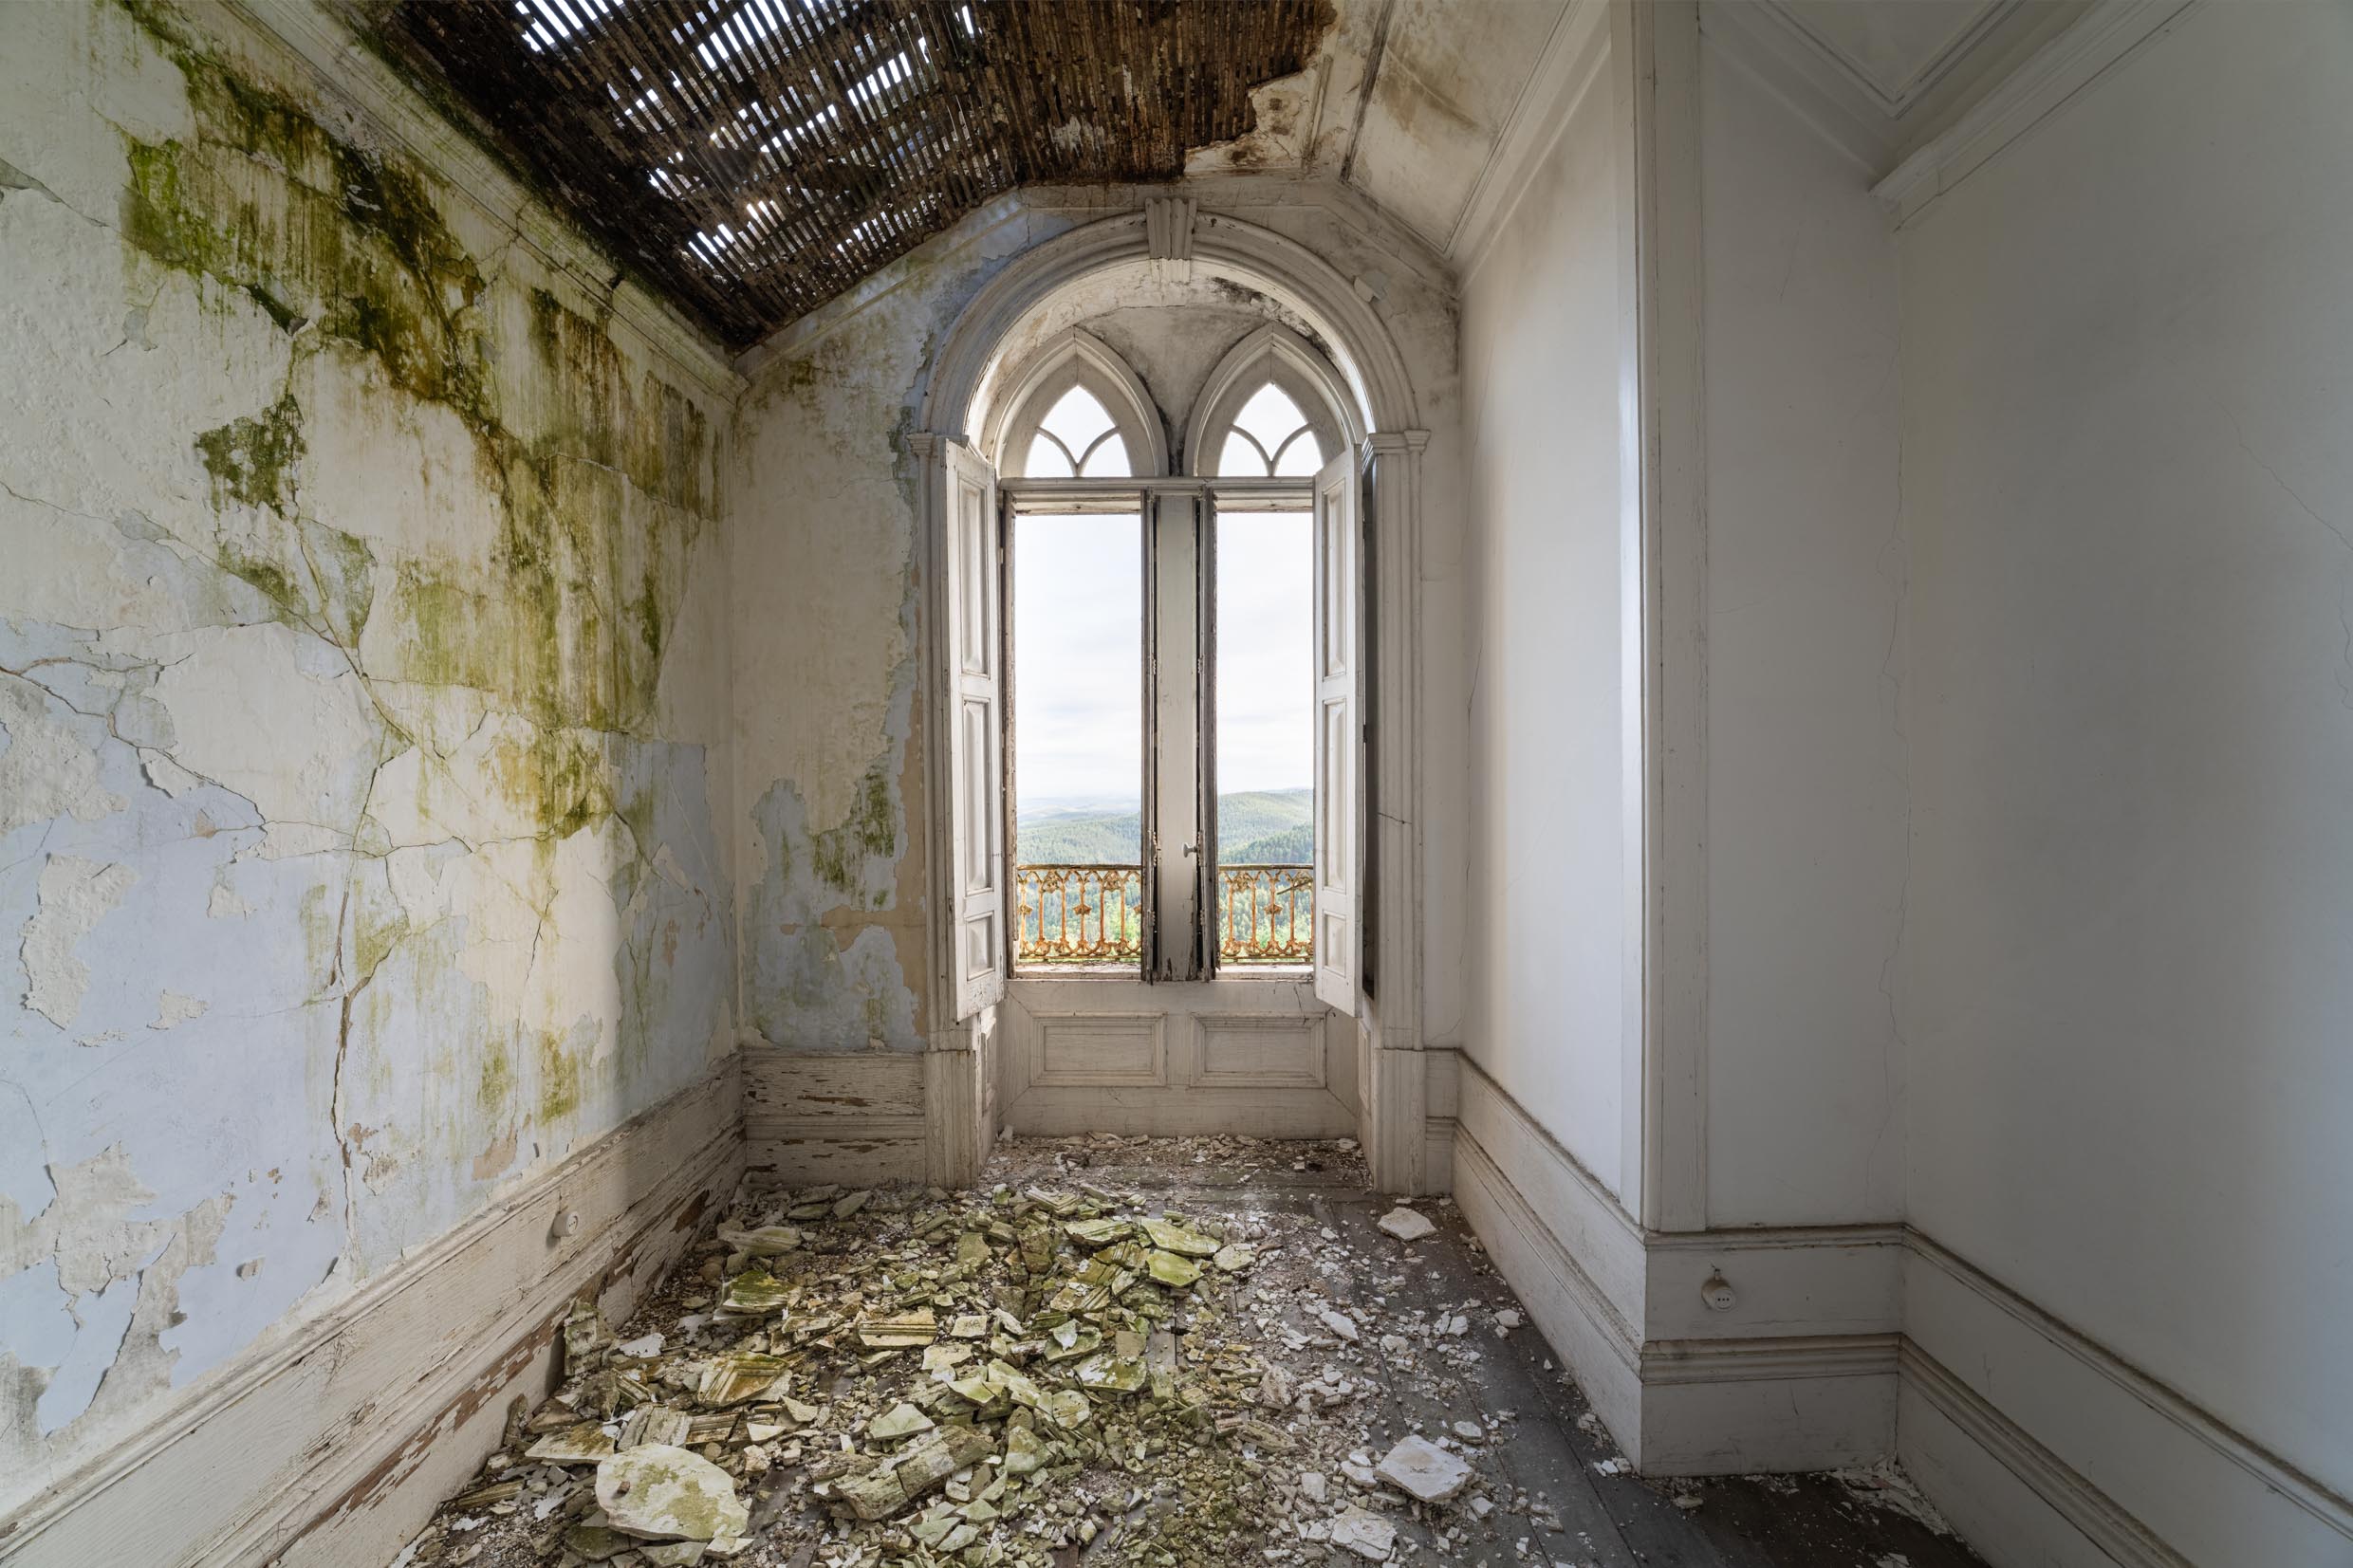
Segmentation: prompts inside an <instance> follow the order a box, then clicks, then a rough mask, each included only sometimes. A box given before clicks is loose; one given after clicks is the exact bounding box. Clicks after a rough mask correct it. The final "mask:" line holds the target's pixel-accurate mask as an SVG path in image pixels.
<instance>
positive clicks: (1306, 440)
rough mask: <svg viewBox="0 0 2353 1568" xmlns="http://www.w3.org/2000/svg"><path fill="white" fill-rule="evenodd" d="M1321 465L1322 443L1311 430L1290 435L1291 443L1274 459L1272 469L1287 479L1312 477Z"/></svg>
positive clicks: (1322, 461)
mask: <svg viewBox="0 0 2353 1568" xmlns="http://www.w3.org/2000/svg"><path fill="white" fill-rule="evenodd" d="M1323 467H1324V443H1323V442H1321V441H1319V440H1317V439H1316V438H1315V432H1313V431H1311V430H1303V431H1301V432H1300V433H1299V434H1296V435H1294V436H1292V437H1291V444H1290V445H1289V446H1288V447H1285V448H1284V449H1283V452H1282V454H1281V455H1280V456H1278V457H1277V458H1275V460H1274V471H1275V472H1276V473H1278V474H1281V475H1282V476H1284V477H1285V478H1287V479H1313V478H1314V477H1315V476H1316V474H1317V473H1318V472H1319V471H1321V470H1322V469H1323Z"/></svg>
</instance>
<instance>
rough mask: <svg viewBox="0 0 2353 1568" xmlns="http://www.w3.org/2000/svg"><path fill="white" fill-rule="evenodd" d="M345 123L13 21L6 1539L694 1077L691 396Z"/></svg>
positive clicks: (258, 78) (724, 1027)
mask: <svg viewBox="0 0 2353 1568" xmlns="http://www.w3.org/2000/svg"><path fill="white" fill-rule="evenodd" d="M355 59H356V62H357V65H358V66H361V67H364V66H365V65H367V62H365V60H364V58H363V57H355ZM340 102H341V101H340V100H339V99H338V100H330V99H328V98H325V97H323V96H322V94H321V91H320V89H319V88H318V87H317V85H316V84H315V83H312V82H311V81H310V80H309V79H308V78H307V76H306V74H305V73H304V72H303V71H302V70H300V69H298V68H297V67H296V66H295V65H293V64H292V57H291V56H290V55H289V54H288V53H287V52H286V51H285V50H284V49H283V48H282V47H281V46H277V45H276V44H275V43H274V41H270V40H268V39H265V38H263V37H261V36H259V35H257V34H254V33H251V32H250V31H248V30H247V28H246V27H245V25H244V24H241V23H236V22H233V21H232V19H231V18H230V15H229V13H227V12H225V11H221V10H216V9H202V10H198V11H195V12H193V13H192V12H183V11H180V10H176V9H169V8H165V7H162V6H159V5H150V4H146V3H139V4H103V3H95V0H93V3H82V0H75V3H70V4H65V3H61V4H49V5H18V6H9V7H5V8H0V278H5V279H6V280H7V283H6V286H5V290H0V363H5V364H6V365H7V366H8V374H7V375H6V376H5V377H0V563H5V564H0V1021H4V1023H0V1512H5V1511H6V1510H7V1508H8V1507H9V1505H10V1504H11V1503H14V1502H16V1501H19V1500H21V1499H22V1498H24V1497H26V1496H28V1495H29V1494H30V1493H32V1492H33V1491H35V1490H37V1489H39V1488H40V1487H41V1486H43V1485H46V1483H47V1482H49V1481H50V1480H52V1479H54V1478H55V1477H57V1476H58V1475H59V1474H61V1473H62V1472H63V1471H64V1470H65V1469H66V1468H68V1467H71V1466H72V1465H74V1464H75V1463H77V1462H78V1461H80V1460H81V1459H83V1458H84V1457H86V1456H88V1455H90V1454H92V1453H93V1452H95V1451H97V1450H99V1449H100V1448H102V1447H104V1446H106V1445H107V1444H109V1443H111V1442H113V1441H115V1440H117V1439H119V1438H120V1437H121V1436H122V1435H123V1434H124V1433H125V1432H126V1431H128V1430H133V1429H135V1428H137V1427H139V1426H141V1425H143V1424H145V1423H146V1422H148V1421H151V1420H152V1419H154V1416H155V1413H156V1411H157V1409H158V1408H159V1407H160V1405H161V1404H162V1402H163V1401H165V1399H166V1398H167V1396H168V1395H170V1393H172V1391H174V1390H176V1389H182V1388H185V1387H187V1386H188V1385H190V1384H191V1383H193V1382H195V1381H196V1380H197V1379H199V1378H202V1377H203V1376H204V1375H205V1374H207V1373H208V1372H212V1371H213V1370H214V1369H216V1368H220V1367H223V1366H224V1365H225V1364H226V1363H228V1362H230V1361H231V1359H232V1357H235V1356H238V1355H239V1353H241V1352H244V1351H247V1350H249V1349H250V1348H253V1347H255V1346H256V1344H257V1342H259V1341H262V1340H263V1339H264V1338H265V1337H266V1336H269V1334H270V1333H271V1331H272V1330H273V1328H282V1327H283V1326H284V1325H287V1324H288V1323H290V1322H292V1321H295V1320H298V1319H304V1318H306V1317H308V1316H310V1315H313V1314H315V1313H317V1312H318V1311H320V1310H322V1309H323V1308H324V1306H326V1305H328V1304H329V1303H331V1302H333V1301H337V1300H339V1299H341V1298H343V1297H344V1296H346V1295H348V1294H349V1293H351V1292H352V1291H353V1290H354V1289H356V1288H357V1287H359V1286H361V1284H362V1283H364V1282H367V1281H369V1280H370V1279H371V1278H374V1277H377V1276H380V1275H381V1274H382V1273H383V1271H385V1270H386V1269H387V1268H389V1267H391V1266H392V1265H393V1264H397V1263H398V1261H399V1260H400V1259H401V1257H402V1256H403V1255H404V1253H406V1252H408V1251H409V1250H411V1249H413V1248H415V1247H417V1245H420V1244H422V1243H425V1242H428V1241H430V1240H432V1239H434V1238H435V1237H437V1236H440V1235H442V1234H444V1233H445V1232H447V1231H448V1230H450V1229H451V1227H454V1226H455V1225H456V1224H458V1223H459V1222H461V1221H462V1220H464V1219H466V1218H467V1217H469V1216H471V1215H473V1214H476V1213H478V1212H480V1211H481V1210H483V1209H484V1208H486V1207H487V1206H488V1205H489V1204H491V1202H492V1201H493V1200H494V1198H495V1197H496V1195H497V1194H498V1193H499V1192H500V1191H501V1190H502V1189H503V1188H506V1187H510V1186H512V1185H514V1184H515V1183H517V1182H518V1181H519V1180H521V1179H522V1178H524V1177H525V1176H527V1175H528V1174H529V1173H531V1172H533V1171H537V1170H542V1169H545V1168H546V1167H547V1166H548V1165H549V1164H551V1163H552V1162H554V1161H556V1160H558V1159H559V1158H561V1157H562V1156H564V1155H565V1154H566V1153H570V1152H572V1151H574V1150H576V1149H578V1148H580V1147H582V1146H584V1144H585V1143H587V1142H589V1141H591V1140H594V1139H595V1138H597V1137H598V1136H599V1135H600V1134H603V1133H604V1132H606V1131H608V1130H609V1129H612V1128H613V1127H615V1126H617V1125H618V1124H619V1123H621V1121H623V1120H625V1119H626V1118H628V1117H629V1116H633V1115H634V1114H636V1113H638V1112H639V1111H641V1110H644V1109H645V1108H647V1107H649V1106H651V1105H653V1104H655V1103H656V1102H658V1101H659V1100H661V1099H663V1098H665V1097H667V1096H669V1095H670V1094H672V1093H673V1092H675V1091H676V1090H679V1089H681V1088H683V1087H685V1086H687V1085H689V1084H691V1083H694V1082H695V1081H697V1080H699V1079H702V1078H703V1076H704V1075H705V1073H706V1071H707V1069H708V1067H709V1064H710V1062H711V1061H712V1060H713V1058H714V1057H715V1056H717V1055H720V1054H723V1053H725V1052H726V1051H728V1050H730V1049H731V1048H732V1041H733V1033H734V1029H733V1020H732V1013H731V1008H730V998H731V993H732V984H733V976H732V967H733V963H734V939H733V909H732V895H731V892H730V887H729V868H728V866H727V865H726V864H725V862H724V857H723V854H722V850H721V842H722V839H723V836H724V834H725V832H726V817H725V813H724V811H723V810H722V808H721V805H720V802H722V801H723V800H724V798H725V796H726V792H727V790H728V788H729V785H730V774H729V759H728V755H727V748H726V745H725V741H726V734H727V725H728V722H729V709H728V701H727V692H726V680H727V668H726V658H725V640H724V639H725V633H726V624H725V616H724V614H723V607H724V600H723V599H722V595H723V593H724V591H725V590H724V586H723V585H724V583H725V582H726V581H727V578H726V567H725V563H724V561H723V558H722V554H721V546H722V539H721V530H720V527H719V509H720V500H719V497H720V490H719V483H720V473H719V462H718V458H717V455H716V453H717V449H718V444H719V442H720V441H721V440H722V439H723V437H724V434H725V432H726V430H727V428H728V418H729V411H728V408H727V406H726V399H725V398H724V397H718V396H714V395H713V392H711V391H710V390H708V389H709V388H710V387H711V386H713V385H723V384H724V382H725V377H724V375H723V373H714V371H713V370H710V369H706V370H704V371H703V372H701V373H700V375H699V377H698V376H697V375H693V374H682V373H681V371H680V368H679V361H676V360H673V359H671V358H670V357H669V356H668V355H667V354H666V353H657V352H655V351H654V350H653V349H652V348H651V347H650V346H649V344H648V342H647V341H646V340H645V339H644V338H642V337H641V336H639V335H636V334H629V333H622V332H620V331H618V330H616V329H615V327H614V325H613V323H612V320H611V318H610V315H609V312H608V310H607V308H606V302H603V301H601V300H599V299H597V298H595V297H592V296H590V295H588V294H586V293H584V291H583V290H582V289H581V288H580V287H579V286H577V285H576V284H574V283H573V282H571V281H570V280H569V279H568V277H567V276H566V275H565V274H564V273H563V272H562V271H560V270H559V269H558V268H557V267H555V266H554V265H553V264H551V263H549V262H547V260H546V259H545V258H544V257H543V256H542V255H541V254H540V253H539V251H537V250H536V249H532V248H531V247H530V246H528V245H527V244H525V243H523V242H522V241H521V240H520V238H519V228H518V223H517V214H516V213H513V212H507V213H490V212H485V211H484V210H483V208H482V206H481V205H480V204H479V203H478V202H477V201H475V200H474V199H473V198H472V197H470V196H466V195H462V194H458V193H456V192H455V191H454V190H453V189H451V188H449V187H447V186H446V185H445V184H443V183H442V182H441V180H440V179H439V177H438V176H436V175H433V174H431V173H428V172H427V171H426V170H424V169H422V168H420V167H418V166H417V165H416V164H414V163H413V162H412V161H410V159H409V158H408V157H405V156H403V155H401V154H399V153H398V152H395V151H391V150H388V149H387V148H386V147H384V146H383V145H381V144H380V142H379V141H378V140H376V139H374V136H375V133H373V132H371V131H370V130H369V129H368V128H367V127H366V126H365V125H364V124H363V123H361V122H359V121H358V120H356V118H355V117H354V116H353V115H352V113H351V112H350V111H348V110H347V109H344V108H342V107H340V106H339V105H340ZM540 221H542V222H544V219H543V220H540ZM824 803H825V804H827V805H828V806H830V804H831V802H830V800H829V798H828V799H827V800H826V801H825V802H824Z"/></svg>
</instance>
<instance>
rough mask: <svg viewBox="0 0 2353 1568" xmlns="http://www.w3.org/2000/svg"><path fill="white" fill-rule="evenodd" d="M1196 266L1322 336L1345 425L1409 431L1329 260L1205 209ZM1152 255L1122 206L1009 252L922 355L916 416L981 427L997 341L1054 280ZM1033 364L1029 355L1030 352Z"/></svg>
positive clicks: (1373, 345) (1147, 239) (1406, 383)
mask: <svg viewBox="0 0 2353 1568" xmlns="http://www.w3.org/2000/svg"><path fill="white" fill-rule="evenodd" d="M1191 251H1192V254H1191V265H1192V267H1194V268H1195V271H1196V272H1206V273H1207V274H1209V275H1210V276H1212V277H1218V278H1224V279H1227V280H1229V281H1232V282H1234V283H1238V284H1242V285H1244V286H1248V287H1251V288H1255V289H1257V290H1259V291H1260V292H1262V293H1265V294H1267V295H1269V296H1270V297H1272V298H1273V299H1275V300H1277V301H1278V302H1280V303H1281V304H1284V305H1286V306H1288V308H1290V309H1291V310H1294V311H1296V312H1297V313H1298V314H1299V315H1300V316H1301V317H1302V318H1303V319H1304V320H1306V322H1307V323H1309V324H1310V325H1311V326H1312V327H1313V328H1314V329H1315V330H1316V331H1317V332H1318V333H1319V334H1320V335H1321V336H1322V337H1323V338H1324V339H1325V342H1326V343H1327V344H1328V346H1329V347H1330V350H1331V354H1332V359H1333V361H1334V365H1335V367H1336V368H1337V369H1338V370H1339V372H1340V375H1341V378H1342V379H1343V381H1344V382H1345V384H1346V388H1347V393H1348V401H1350V402H1351V403H1353V404H1354V405H1355V406H1354V408H1353V409H1351V410H1349V411H1348V412H1349V413H1352V414H1353V415H1355V417H1354V418H1353V419H1351V420H1349V421H1348V423H1349V425H1350V427H1351V430H1350V434H1352V435H1361V434H1366V433H1371V432H1379V431H1408V430H1413V429H1416V428H1417V426H1418V423H1419V420H1418V416H1417V408H1416V403H1415V399H1414V389H1413V381H1412V378H1410V376H1408V374H1407V372H1406V367H1405V359H1404V356H1403V355H1402V354H1401V353H1399V350H1398V346H1397V343H1396V341H1394V340H1393V339H1392V338H1391V337H1390V336H1389V330H1388V328H1387V326H1386V325H1384V324H1383V323H1382V322H1381V320H1380V316H1379V315H1378V314H1377V313H1375V311H1374V310H1373V308H1372V306H1371V304H1368V303H1367V302H1366V301H1365V300H1364V299H1363V298H1362V297H1361V296H1360V295H1359V294H1358V293H1357V291H1356V289H1355V288H1354V287H1353V286H1351V285H1350V284H1349V282H1348V280H1347V279H1346V278H1343V277H1342V276H1341V275H1340V272H1339V271H1338V270H1337V269H1336V268H1334V267H1332V265H1331V264H1330V263H1328V262H1326V261H1325V260H1324V259H1323V258H1322V257H1321V256H1318V255H1316V254H1315V253H1314V252H1313V251H1311V250H1309V249H1307V248H1306V246H1303V245H1301V244H1300V243H1298V242H1297V241H1296V240H1292V239H1288V238H1286V237H1285V236H1283V235H1281V234H1278V233H1275V232H1274V231H1271V230H1269V229H1262V228H1260V227H1258V226H1257V225H1256V224H1252V223H1246V222H1244V221H1242V220H1241V219H1238V218H1232V217H1226V216H1222V215H1220V214H1216V213H1203V214H1201V215H1200V216H1198V217H1197V218H1195V221H1194V225H1193V229H1192V233H1191ZM1151 265H1154V262H1153V249H1152V248H1151V236H1150V234H1149V233H1148V223H1147V218H1146V214H1145V213H1144V212H1141V211H1138V212H1123V213H1121V214H1119V215H1117V216H1115V217H1108V218H1102V219H1100V220H1098V221H1096V222H1094V223H1090V224H1088V225H1086V226H1085V227H1084V228H1082V229H1074V230H1072V231H1069V232H1068V233H1065V234H1061V235H1058V236H1056V237H1055V238H1053V239H1051V240H1048V241H1047V242H1046V243H1045V244H1043V245H1040V246H1036V247H1034V248H1032V249H1029V250H1027V251H1025V252H1023V253H1022V254H1021V255H1019V256H1017V257H1015V258H1014V259H1013V260H1012V261H1011V262H1010V263H1009V264H1008V265H1007V266H1006V267H1005V268H1004V269H1003V270H1002V271H1000V272H999V273H997V275H996V276H995V277H993V278H991V280H990V281H989V282H988V284H987V285H985V286H983V287H982V288H981V290H980V292H979V293H977V294H975V295H974V296H973V300H972V303H971V304H968V305H966V306H965V307H964V309H963V311H962V312H961V313H960V314H959V315H958V316H957V317H956V321H955V324H954V326H953V327H952V328H950V329H949V333H948V336H947V338H946V340H945V341H943V342H942V343H941V345H940V349H939V353H938V354H937V356H936V358H935V359H934V360H933V363H932V370H931V377H930V380H929V384H928V385H927V386H926V388H925V390H924V394H923V401H922V406H921V410H920V417H919V420H918V426H919V428H920V429H922V430H925V431H928V432H931V433H932V434H936V435H941V436H945V437H947V438H949V439H951V440H957V441H971V440H973V437H974V436H976V435H980V434H983V433H989V432H991V426H992V424H994V423H995V422H997V421H999V420H1000V419H1001V417H1002V415H1001V414H1000V413H999V412H998V411H999V409H1000V406H1010V404H1011V403H1012V402H1013V401H1014V400H1015V399H1013V398H1012V397H1010V396H1009V395H1008V392H1009V389H1008V388H1007V386H1006V384H1005V382H1006V378H1007V377H1006V367H1005V366H1003V365H1001V364H1000V363H999V362H998V358H999V350H1000V348H1001V346H1002V345H1003V344H1004V343H1005V342H1006V341H1008V340H1009V339H1010V337H1011V335H1012V334H1013V332H1014V331H1015V329H1016V328H1018V327H1019V326H1020V325H1021V323H1023V322H1024V321H1026V320H1028V319H1029V318H1030V317H1031V316H1032V315H1033V314H1034V313H1036V312H1039V311H1041V310H1044V309H1047V308H1048V307H1050V306H1051V305H1052V304H1053V303H1054V300H1055V298H1056V297H1057V296H1058V295H1060V294H1061V293H1063V292H1064V291H1065V290H1066V289H1070V288H1073V287H1076V286H1079V285H1080V284H1082V283H1084V282H1085V281H1087V280H1089V279H1091V278H1094V277H1095V276H1097V275H1098V274H1100V273H1102V272H1104V271H1106V270H1109V269H1111V268H1115V267H1136V268H1138V269H1139V275H1140V273H1141V269H1143V268H1145V267H1149V266H1151ZM1033 362H1034V360H1033Z"/></svg>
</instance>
